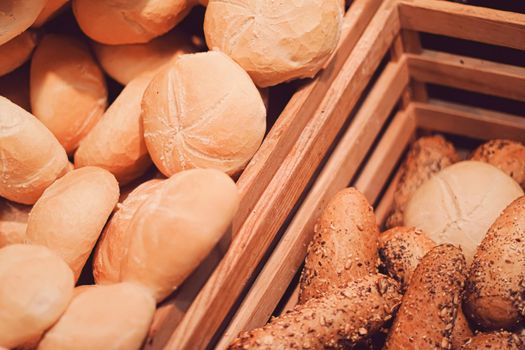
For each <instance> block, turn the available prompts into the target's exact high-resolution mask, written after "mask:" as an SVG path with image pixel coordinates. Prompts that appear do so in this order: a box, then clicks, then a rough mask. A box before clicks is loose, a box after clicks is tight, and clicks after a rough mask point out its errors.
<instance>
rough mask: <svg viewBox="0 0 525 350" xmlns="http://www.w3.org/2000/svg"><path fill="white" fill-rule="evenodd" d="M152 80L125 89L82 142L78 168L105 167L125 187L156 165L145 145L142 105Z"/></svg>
mask: <svg viewBox="0 0 525 350" xmlns="http://www.w3.org/2000/svg"><path fill="white" fill-rule="evenodd" d="M150 81H151V77H149V76H141V77H138V78H137V79H135V80H133V81H132V82H131V83H129V84H128V85H127V86H126V87H125V88H124V90H122V92H121V93H120V95H119V96H118V97H117V99H116V100H115V101H114V102H113V103H112V104H111V106H109V108H108V109H107V111H106V112H105V113H104V115H103V116H102V119H101V120H100V121H99V122H98V123H97V124H96V125H95V126H94V127H93V129H91V131H90V132H89V134H87V136H86V137H85V138H84V139H83V140H82V141H81V142H80V145H79V147H78V149H77V151H76V153H75V167H77V168H79V167H83V166H87V165H93V166H98V167H101V168H104V169H106V170H108V171H110V172H111V173H112V174H113V175H115V177H116V178H117V180H118V182H119V184H120V185H121V186H122V185H125V184H127V183H128V182H130V181H132V180H134V179H136V178H137V177H139V176H140V175H142V174H144V172H145V171H146V170H148V168H149V167H150V166H151V164H152V163H151V159H150V157H149V154H148V149H147V148H146V143H145V142H144V131H143V128H142V120H141V119H140V113H141V107H140V104H141V102H142V95H143V94H144V90H146V87H147V86H148V84H149V82H150Z"/></svg>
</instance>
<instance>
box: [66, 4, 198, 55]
mask: <svg viewBox="0 0 525 350" xmlns="http://www.w3.org/2000/svg"><path fill="white" fill-rule="evenodd" d="M193 4H194V1H191V0H142V1H123V0H117V1H115V0H97V1H92V0H73V13H74V14H75V17H76V19H77V22H78V24H79V25H80V28H81V29H82V31H83V32H84V33H85V34H86V35H87V36H89V37H90V38H91V39H93V40H95V41H98V42H100V43H103V44H109V45H122V44H136V43H145V42H148V41H150V40H151V39H153V38H155V37H157V36H159V35H162V34H164V33H166V32H168V31H169V30H170V29H172V28H173V27H175V25H176V24H177V23H179V21H180V20H181V19H183V18H184V17H185V16H186V14H187V13H188V12H189V11H190V9H191V7H192V6H193Z"/></svg>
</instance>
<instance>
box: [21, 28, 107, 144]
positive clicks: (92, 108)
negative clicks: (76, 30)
mask: <svg viewBox="0 0 525 350" xmlns="http://www.w3.org/2000/svg"><path fill="white" fill-rule="evenodd" d="M30 93H31V107H32V110H33V113H34V115H35V116H36V117H37V118H38V119H40V120H41V121H42V122H43V123H44V124H45V125H46V126H47V127H48V128H49V130H51V132H52V133H53V134H55V136H56V137H57V139H58V141H60V143H61V144H62V145H63V146H64V148H65V149H66V151H67V152H68V154H71V153H72V152H73V151H74V150H75V149H76V148H77V146H78V143H79V142H80V140H82V138H83V137H84V136H86V134H87V133H88V132H89V130H91V128H92V127H93V126H94V125H95V124H96V123H97V121H98V120H99V119H100V118H101V117H102V114H103V113H104V109H105V108H106V102H107V90H106V84H105V81H104V76H103V74H102V71H101V70H100V68H99V67H98V66H97V64H96V62H95V61H94V60H93V57H92V56H91V53H90V51H89V48H88V47H87V45H85V44H84V43H83V42H82V41H80V40H79V39H75V38H71V37H66V36H62V35H55V34H48V35H46V36H44V38H43V39H42V41H41V42H40V44H39V45H38V46H37V48H36V50H35V53H34V55H33V59H32V61H31V89H30Z"/></svg>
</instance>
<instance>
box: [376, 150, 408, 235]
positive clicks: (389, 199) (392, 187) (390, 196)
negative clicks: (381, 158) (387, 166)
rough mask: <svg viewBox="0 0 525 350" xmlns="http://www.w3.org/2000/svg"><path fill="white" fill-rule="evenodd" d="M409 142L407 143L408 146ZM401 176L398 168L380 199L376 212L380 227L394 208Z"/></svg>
mask: <svg viewBox="0 0 525 350" xmlns="http://www.w3.org/2000/svg"><path fill="white" fill-rule="evenodd" d="M408 144H409V142H407V144H406V145H405V147H407V146H408ZM400 176H401V171H400V169H397V171H396V175H394V178H393V179H392V181H390V183H389V184H388V188H387V189H386V191H385V193H384V194H383V196H381V198H380V199H379V203H378V204H377V206H376V207H375V210H374V212H375V214H376V219H377V223H378V225H379V228H382V227H383V226H384V224H385V220H386V218H387V217H388V215H389V214H390V211H391V210H392V203H394V193H395V191H396V186H397V183H398V182H399V178H400Z"/></svg>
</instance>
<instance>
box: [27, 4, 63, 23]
mask: <svg viewBox="0 0 525 350" xmlns="http://www.w3.org/2000/svg"><path fill="white" fill-rule="evenodd" d="M68 2H69V0H47V1H46V4H45V6H44V8H43V9H42V11H41V12H40V14H39V15H38V17H37V18H36V20H35V23H33V25H32V27H41V26H42V25H44V24H45V23H46V22H47V21H49V20H50V19H51V18H52V17H53V16H55V15H56V14H57V12H58V11H60V10H61V9H62V8H63V7H64V6H65V5H66V4H67V3H68Z"/></svg>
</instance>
